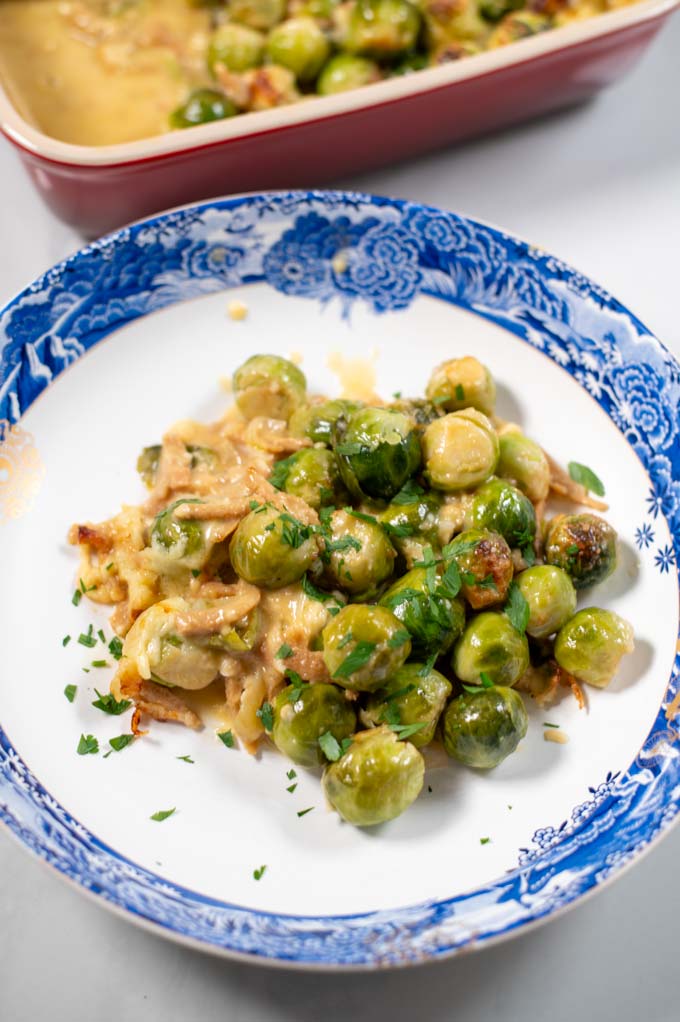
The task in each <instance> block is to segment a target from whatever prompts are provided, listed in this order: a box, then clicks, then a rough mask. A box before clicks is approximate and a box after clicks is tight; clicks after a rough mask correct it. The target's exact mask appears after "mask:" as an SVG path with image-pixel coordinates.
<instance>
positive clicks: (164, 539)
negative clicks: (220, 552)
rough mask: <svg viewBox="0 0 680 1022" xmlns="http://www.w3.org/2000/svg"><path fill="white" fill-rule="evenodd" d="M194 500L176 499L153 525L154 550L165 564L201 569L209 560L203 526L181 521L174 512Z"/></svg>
mask: <svg viewBox="0 0 680 1022" xmlns="http://www.w3.org/2000/svg"><path fill="white" fill-rule="evenodd" d="M195 502H196V501H195V499H194V498H189V499H188V500H181V499H180V500H176V501H175V502H174V503H173V504H171V505H170V506H169V507H167V508H166V509H165V510H164V511H161V512H160V514H158V515H156V517H155V519H154V522H153V525H152V526H151V535H150V540H151V549H152V550H153V552H154V553H155V554H156V555H157V556H159V557H161V559H162V560H163V561H164V562H166V563H167V562H174V563H176V564H180V565H182V566H183V567H185V568H201V567H202V566H203V564H204V563H205V561H206V560H207V557H208V553H209V551H208V549H207V545H206V542H205V532H204V527H203V523H202V522H200V521H193V520H191V519H179V518H177V517H176V516H175V511H176V510H177V508H178V507H179V506H180V505H182V504H192V503H195Z"/></svg>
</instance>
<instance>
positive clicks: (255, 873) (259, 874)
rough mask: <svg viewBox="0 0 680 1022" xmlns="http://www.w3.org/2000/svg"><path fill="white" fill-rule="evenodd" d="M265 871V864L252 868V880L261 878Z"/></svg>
mask: <svg viewBox="0 0 680 1022" xmlns="http://www.w3.org/2000/svg"><path fill="white" fill-rule="evenodd" d="M266 871H267V867H266V866H260V868H259V869H254V870H253V879H254V880H261V879H262V877H263V876H264V875H265V873H266Z"/></svg>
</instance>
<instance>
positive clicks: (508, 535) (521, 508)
mask: <svg viewBox="0 0 680 1022" xmlns="http://www.w3.org/2000/svg"><path fill="white" fill-rule="evenodd" d="M470 517H471V521H472V524H473V526H475V527H476V528H478V529H489V530H490V531H491V532H497V533H498V534H499V535H501V536H502V537H503V539H504V540H505V541H506V543H507V544H508V546H510V547H520V548H521V549H523V548H524V547H527V546H530V545H531V544H532V543H533V541H534V537H535V535H536V512H535V511H534V505H533V504H532V503H531V501H530V500H529V498H528V497H526V496H525V495H524V494H523V493H522V491H521V490H518V489H517V487H516V486H513V485H512V483H508V482H506V481H505V480H504V479H489V480H488V482H486V483H484V485H483V486H480V487H479V489H478V490H477V492H476V493H475V495H474V499H473V501H472V512H471V515H470Z"/></svg>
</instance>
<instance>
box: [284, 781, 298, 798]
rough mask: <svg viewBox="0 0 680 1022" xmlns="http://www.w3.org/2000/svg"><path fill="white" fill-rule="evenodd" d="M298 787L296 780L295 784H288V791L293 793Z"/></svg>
mask: <svg viewBox="0 0 680 1022" xmlns="http://www.w3.org/2000/svg"><path fill="white" fill-rule="evenodd" d="M296 788H297V781H294V783H293V784H289V785H288V787H287V788H286V791H288V792H290V794H291V795H292V794H293V792H294V791H295V789H296Z"/></svg>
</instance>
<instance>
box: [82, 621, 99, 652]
mask: <svg viewBox="0 0 680 1022" xmlns="http://www.w3.org/2000/svg"><path fill="white" fill-rule="evenodd" d="M92 632H93V628H92V625H90V627H89V628H88V630H87V633H83V632H81V633H80V635H79V636H78V642H79V643H80V645H81V646H87V647H88V649H92V647H93V646H96V645H97V640H96V639H95V637H94V635H93V634H92Z"/></svg>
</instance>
